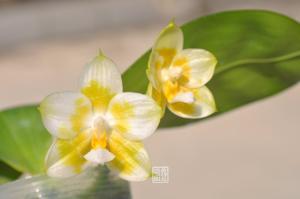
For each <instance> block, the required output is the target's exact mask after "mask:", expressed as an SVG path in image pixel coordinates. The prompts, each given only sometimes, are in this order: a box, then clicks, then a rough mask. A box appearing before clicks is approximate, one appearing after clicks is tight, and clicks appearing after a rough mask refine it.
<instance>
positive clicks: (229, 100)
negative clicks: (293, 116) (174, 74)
mask: <svg viewBox="0 0 300 199" xmlns="http://www.w3.org/2000/svg"><path fill="white" fill-rule="evenodd" d="M182 29H183V32H184V38H185V40H184V42H185V43H184V48H203V49H206V50H209V51H211V52H212V53H213V54H215V55H216V57H217V59H218V65H217V68H216V71H215V74H214V77H213V78H212V80H211V81H210V82H209V83H208V84H207V86H208V87H209V88H210V89H211V91H212V92H213V94H214V96H215V100H216V104H217V108H218V112H217V113H216V114H214V115H212V116H216V115H218V114H221V113H224V112H227V111H230V110H233V109H235V108H238V107H240V106H243V105H246V104H248V103H251V102H255V101H257V100H260V99H263V98H265V97H268V96H271V95H274V94H276V93H278V92H281V91H283V90H284V89H287V88H289V87H290V86H292V85H294V84H296V83H297V82H298V81H299V79H300V45H299V44H300V24H299V23H298V22H297V21H295V20H293V19H290V18H288V17H286V16H283V15H281V14H277V13H273V12H269V11H261V10H243V11H230V12H222V13H217V14H212V15H209V16H206V17H202V18H199V19H196V20H194V21H192V22H190V23H187V24H185V25H183V26H182ZM154 39H155V38H153V41H154ZM148 57H149V52H147V53H146V54H145V55H143V56H142V57H141V58H140V59H138V60H137V61H136V62H135V63H134V64H133V65H132V66H131V67H130V68H129V69H128V70H127V71H126V72H125V73H124V74H123V80H124V86H125V90H126V91H136V92H143V93H144V92H145V91H146V88H147V84H148V80H147V77H146V73H145V70H146V68H147V61H148ZM195 121H199V120H187V119H182V118H178V117H176V116H174V115H173V114H171V113H170V112H167V113H166V115H165V116H164V118H163V120H162V122H161V125H160V126H161V127H172V126H179V125H184V124H187V123H190V122H195Z"/></svg>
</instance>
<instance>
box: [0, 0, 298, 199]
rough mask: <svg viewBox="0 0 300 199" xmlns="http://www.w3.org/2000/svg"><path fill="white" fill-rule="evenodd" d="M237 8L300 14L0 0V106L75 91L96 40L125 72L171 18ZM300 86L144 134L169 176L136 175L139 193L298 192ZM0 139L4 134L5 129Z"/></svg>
mask: <svg viewBox="0 0 300 199" xmlns="http://www.w3.org/2000/svg"><path fill="white" fill-rule="evenodd" d="M241 8H247V9H250V8H259V9H268V10H273V11H278V12H281V13H284V14H286V15H288V16H290V17H293V18H295V19H298V20H300V1H298V0H284V1H283V0H243V1H239V0H222V1H218V0H185V1H182V0H122V1H121V0H0V108H1V109H4V108H8V107H13V106H16V105H22V104H28V103H36V102H39V101H41V100H42V98H43V97H45V96H46V95H48V94H49V93H52V92H55V91H62V90H74V89H76V88H77V81H78V77H79V75H80V73H81V72H82V68H83V66H84V64H85V63H87V62H88V61H89V60H90V59H91V58H93V57H94V56H95V55H96V54H97V52H98V49H99V48H101V49H102V50H103V51H104V52H105V54H107V55H108V56H109V57H111V58H112V59H113V60H114V61H115V62H116V63H117V64H118V66H119V68H120V69H121V70H122V71H124V70H125V69H126V68H127V67H128V66H129V65H130V64H131V63H133V62H134V61H135V60H136V59H137V58H138V57H139V56H140V55H141V54H142V53H143V52H145V51H146V50H147V49H149V48H150V47H151V45H152V43H153V41H154V39H155V38H156V37H157V34H158V33H159V31H160V30H161V29H162V28H163V27H164V26H165V25H166V24H167V23H168V21H169V20H170V19H171V18H173V17H175V19H176V21H177V22H178V23H179V24H182V23H184V22H186V21H189V20H191V19H193V18H196V17H199V16H202V15H206V14H209V13H213V12H217V11H221V10H230V9H241ZM299 45H300V44H299ZM299 102H300V86H299V85H296V86H294V87H293V88H291V89H289V90H287V91H285V92H283V93H281V94H279V95H277V96H275V97H272V98H269V99H267V100H263V101H260V102H258V103H255V104H251V105H249V106H246V107H243V108H241V109H238V110H235V111H233V112H230V113H228V114H226V115H222V116H221V117H218V118H214V119H211V120H206V121H205V122H201V123H198V124H193V125H189V126H186V127H182V128H176V129H168V130H160V131H158V133H156V134H155V135H154V136H152V137H151V138H150V139H148V140H147V141H146V145H147V148H148V151H149V153H150V155H151V158H152V161H153V165H154V166H168V167H169V169H170V176H169V177H170V182H169V183H168V184H152V183H151V181H148V182H143V183H133V184H132V191H133V198H134V199H153V198H156V199H169V198H170V199H171V198H172V199H173V198H205V199H241V198H243V199H253V198H257V199H277V198H278V199H279V198H280V199H282V198H288V199H299V198H300V187H299V185H300V157H299V151H300V144H299V140H300V133H299V132H300V131H299V129H300V128H299V122H300V120H299V119H300V107H299ZM0 139H1V138H0Z"/></svg>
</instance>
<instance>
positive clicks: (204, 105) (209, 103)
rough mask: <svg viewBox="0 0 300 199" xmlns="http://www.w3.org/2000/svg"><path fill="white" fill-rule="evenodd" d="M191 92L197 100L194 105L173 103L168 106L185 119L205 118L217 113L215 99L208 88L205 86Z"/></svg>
mask: <svg viewBox="0 0 300 199" xmlns="http://www.w3.org/2000/svg"><path fill="white" fill-rule="evenodd" d="M191 91H192V92H193V95H194V99H195V101H194V102H193V103H183V102H176V103H171V104H168V108H169V110H170V111H171V112H173V113H174V114H175V115H178V116H179V117H183V118H203V117H207V116H209V115H211V114H212V113H214V112H215V111H216V105H215V100H214V97H213V95H212V93H211V92H210V90H209V89H208V88H207V87H205V86H203V87H201V88H199V89H193V90H191Z"/></svg>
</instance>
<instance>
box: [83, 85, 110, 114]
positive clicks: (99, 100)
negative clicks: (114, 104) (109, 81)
mask: <svg viewBox="0 0 300 199" xmlns="http://www.w3.org/2000/svg"><path fill="white" fill-rule="evenodd" d="M81 92H82V93H83V94H84V95H85V96H87V97H88V98H89V99H90V100H91V102H92V105H93V108H94V110H95V111H96V112H105V111H106V109H107V106H108V104H109V102H110V100H111V99H112V98H113V96H114V95H115V93H113V92H112V91H111V90H109V88H105V87H102V86H101V85H100V84H99V83H98V82H97V81H96V80H91V81H90V83H89V84H87V85H86V86H85V87H83V88H82V89H81Z"/></svg>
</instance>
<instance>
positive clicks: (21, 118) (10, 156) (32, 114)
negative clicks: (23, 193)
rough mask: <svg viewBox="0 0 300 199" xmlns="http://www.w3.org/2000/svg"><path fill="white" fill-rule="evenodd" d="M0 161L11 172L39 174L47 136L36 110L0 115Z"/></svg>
mask: <svg viewBox="0 0 300 199" xmlns="http://www.w3.org/2000/svg"><path fill="white" fill-rule="evenodd" d="M0 138H1V139H0V140H1V141H0V159H1V160H2V161H4V162H5V163H7V164H8V165H10V166H12V167H13V168H14V169H16V170H18V171H21V172H25V173H31V174H39V173H42V172H43V169H44V158H45V154H46V152H47V150H48V148H49V146H50V143H51V136H50V134H49V133H48V132H47V130H46V129H45V128H44V127H43V124H42V122H41V118H40V113H39V112H38V110H37V107H36V106H25V107H18V108H13V109H9V110H5V111H2V112H0Z"/></svg>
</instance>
